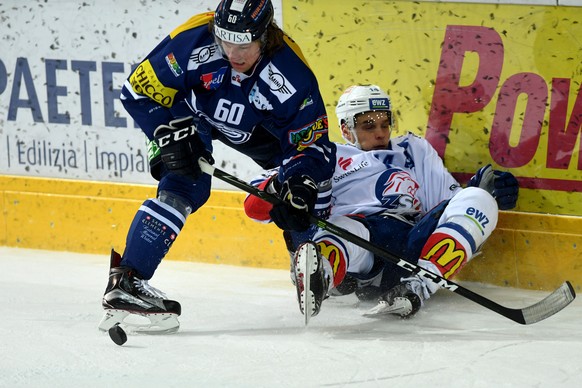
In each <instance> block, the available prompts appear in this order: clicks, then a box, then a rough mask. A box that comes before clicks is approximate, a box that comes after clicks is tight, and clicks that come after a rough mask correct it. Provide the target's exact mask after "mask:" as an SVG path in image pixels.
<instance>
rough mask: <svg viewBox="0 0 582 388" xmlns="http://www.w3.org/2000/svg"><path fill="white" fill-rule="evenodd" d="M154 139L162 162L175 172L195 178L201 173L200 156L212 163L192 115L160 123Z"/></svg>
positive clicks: (212, 160)
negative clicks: (163, 123)
mask: <svg viewBox="0 0 582 388" xmlns="http://www.w3.org/2000/svg"><path fill="white" fill-rule="evenodd" d="M154 140H155V142H156V143H157V145H158V147H159V149H160V155H161V159H162V162H163V163H164V165H165V166H166V168H167V169H168V170H169V171H170V172H173V173H175V174H179V175H186V176H190V177H192V178H194V179H196V178H198V177H199V176H200V175H201V174H202V171H201V170H200V166H199V165H198V159H199V158H200V157H203V158H204V159H206V161H208V163H210V164H213V163H214V159H213V158H212V155H211V154H210V152H209V151H208V150H207V149H206V146H205V145H204V142H203V141H202V139H201V138H200V135H199V134H198V132H197V131H196V125H194V120H193V118H192V116H189V117H183V118H179V119H175V120H172V121H170V123H169V124H167V125H160V126H159V127H157V128H156V130H155V132H154Z"/></svg>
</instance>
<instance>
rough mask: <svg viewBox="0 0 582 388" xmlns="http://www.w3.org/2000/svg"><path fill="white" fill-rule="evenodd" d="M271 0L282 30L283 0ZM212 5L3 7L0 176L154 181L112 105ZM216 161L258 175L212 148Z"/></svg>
mask: <svg viewBox="0 0 582 388" xmlns="http://www.w3.org/2000/svg"><path fill="white" fill-rule="evenodd" d="M273 3H274V6H275V12H276V15H275V17H276V19H277V21H278V23H279V24H282V13H281V12H282V10H281V0H276V1H274V2H273ZM217 4H218V1H216V0H202V1H179V0H175V1H161V0H144V1H122V2H120V1H113V0H99V1H91V2H87V1H80V0H57V1H55V0H49V1H40V0H38V1H19V0H8V1H2V2H0V17H1V20H2V21H1V23H2V27H3V28H2V29H1V40H0V42H1V43H0V174H5V175H23V176H32V177H54V178H69V179H71V178H72V179H82V180H95V181H112V182H124V183H145V184H155V181H154V180H153V178H151V176H150V173H149V165H148V162H147V156H146V148H145V136H144V135H143V134H142V132H141V130H139V129H138V128H136V127H135V124H134V122H133V120H132V119H131V118H130V117H129V115H128V114H127V112H125V110H124V109H123V106H122V105H121V102H120V101H119V99H118V96H119V92H120V90H121V86H122V84H123V82H124V81H125V79H126V77H127V76H128V74H129V72H130V70H131V66H132V65H134V64H136V63H137V62H139V61H140V60H141V59H142V58H143V57H144V56H145V55H147V53H148V52H149V51H150V50H151V49H153V48H154V47H155V45H156V44H157V43H158V42H159V41H160V40H161V39H163V38H164V37H165V36H166V35H167V34H168V33H170V32H171V31H172V30H173V29H174V28H175V27H177V26H178V25H180V24H182V23H183V22H185V21H186V20H187V19H188V18H189V17H191V16H192V15H195V14H198V13H201V12H207V11H210V10H214V9H215V8H216V5H217ZM5 26H8V27H9V28H4V27H5ZM215 159H216V161H217V163H218V165H219V166H222V167H224V168H228V169H229V170H230V171H232V172H234V173H235V174H237V175H239V176H241V177H244V178H249V177H252V176H255V175H256V174H257V173H258V171H260V169H259V167H258V166H257V165H256V164H254V163H253V162H252V161H251V160H250V159H249V158H247V157H245V156H243V155H241V154H239V153H237V152H236V151H233V150H230V149H229V148H227V147H225V146H224V145H222V144H220V143H218V142H216V144H215ZM215 188H228V189H232V187H230V186H228V185H226V184H223V183H221V182H215Z"/></svg>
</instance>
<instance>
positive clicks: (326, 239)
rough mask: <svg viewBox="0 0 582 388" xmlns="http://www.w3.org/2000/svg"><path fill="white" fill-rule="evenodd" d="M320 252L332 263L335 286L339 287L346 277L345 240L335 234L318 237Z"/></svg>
mask: <svg viewBox="0 0 582 388" xmlns="http://www.w3.org/2000/svg"><path fill="white" fill-rule="evenodd" d="M317 246H318V248H319V252H320V253H321V255H322V256H323V258H324V260H326V261H327V262H328V263H329V264H330V268H331V272H332V274H331V275H332V279H333V286H334V287H337V286H339V285H340V284H341V282H342V281H343V280H344V278H345V277H346V272H347V260H346V248H345V245H344V244H343V242H342V241H341V240H340V239H338V238H337V237H335V236H333V235H325V236H323V237H320V238H318V239H317Z"/></svg>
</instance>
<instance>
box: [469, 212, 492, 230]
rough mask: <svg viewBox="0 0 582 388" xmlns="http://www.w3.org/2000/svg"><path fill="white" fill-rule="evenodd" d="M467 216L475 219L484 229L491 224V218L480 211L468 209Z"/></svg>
mask: <svg viewBox="0 0 582 388" xmlns="http://www.w3.org/2000/svg"><path fill="white" fill-rule="evenodd" d="M467 215H468V216H470V217H471V218H473V219H475V220H476V221H477V222H478V223H479V225H481V226H482V227H483V228H485V226H486V225H487V224H488V223H489V218H487V216H486V215H485V213H483V212H482V211H481V210H479V209H475V208H474V207H470V208H468V209H467Z"/></svg>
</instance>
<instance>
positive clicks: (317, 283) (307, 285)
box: [292, 241, 332, 325]
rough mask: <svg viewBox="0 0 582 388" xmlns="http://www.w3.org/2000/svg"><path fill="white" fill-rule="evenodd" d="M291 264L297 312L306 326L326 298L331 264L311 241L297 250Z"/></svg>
mask: <svg viewBox="0 0 582 388" xmlns="http://www.w3.org/2000/svg"><path fill="white" fill-rule="evenodd" d="M292 264H293V274H294V275H295V282H294V283H295V288H296V289H297V301H298V302H299V310H300V311H301V313H302V314H303V316H304V317H305V325H307V324H308V323H309V319H310V318H311V317H313V316H316V315H317V314H318V313H319V310H320V309H321V303H322V302H323V300H324V299H325V298H326V297H327V296H328V295H327V291H328V289H329V284H330V282H331V281H332V280H331V264H329V262H328V261H327V259H325V258H324V257H322V256H321V255H320V254H319V252H318V249H317V246H316V245H315V243H314V242H312V241H308V242H306V243H303V244H301V245H300V246H299V247H298V248H297V251H296V252H295V259H294V260H293V262H292ZM326 264H327V266H328V267H329V269H328V270H327V271H326V270H325V268H324V267H325V265H326Z"/></svg>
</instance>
